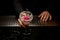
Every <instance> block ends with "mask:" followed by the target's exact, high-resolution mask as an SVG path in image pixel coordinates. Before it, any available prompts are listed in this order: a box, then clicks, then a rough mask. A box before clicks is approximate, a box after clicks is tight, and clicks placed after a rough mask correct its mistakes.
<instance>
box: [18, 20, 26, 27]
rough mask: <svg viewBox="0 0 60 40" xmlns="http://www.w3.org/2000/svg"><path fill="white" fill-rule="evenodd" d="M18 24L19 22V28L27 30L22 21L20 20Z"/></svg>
mask: <svg viewBox="0 0 60 40" xmlns="http://www.w3.org/2000/svg"><path fill="white" fill-rule="evenodd" d="M18 22H19V26H20V27H21V26H22V27H24V28H25V26H24V25H23V23H22V21H21V20H20V19H18Z"/></svg>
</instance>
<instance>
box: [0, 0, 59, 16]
mask: <svg viewBox="0 0 60 40" xmlns="http://www.w3.org/2000/svg"><path fill="white" fill-rule="evenodd" d="M48 1H51V2H52V6H53V5H54V7H55V10H56V14H57V15H59V13H60V12H59V11H60V10H59V9H60V4H59V3H60V1H59V0H48ZM13 2H14V0H0V16H1V15H16V11H15V9H14V5H13Z"/></svg>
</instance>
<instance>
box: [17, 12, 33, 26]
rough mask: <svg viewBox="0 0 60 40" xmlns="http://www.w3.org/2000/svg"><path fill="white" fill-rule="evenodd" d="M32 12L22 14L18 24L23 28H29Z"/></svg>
mask: <svg viewBox="0 0 60 40" xmlns="http://www.w3.org/2000/svg"><path fill="white" fill-rule="evenodd" d="M31 15H32V14H31V12H30V11H23V12H21V13H20V15H19V18H18V22H19V25H20V26H21V27H26V26H29V23H30V21H31V20H32V17H31Z"/></svg>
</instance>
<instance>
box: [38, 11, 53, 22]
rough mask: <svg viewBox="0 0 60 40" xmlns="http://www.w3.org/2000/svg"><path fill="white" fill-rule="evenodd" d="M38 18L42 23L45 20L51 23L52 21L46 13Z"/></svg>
mask: <svg viewBox="0 0 60 40" xmlns="http://www.w3.org/2000/svg"><path fill="white" fill-rule="evenodd" d="M38 17H39V18H40V21H44V22H46V21H47V20H49V21H51V19H52V16H51V15H50V13H49V12H47V11H45V12H42V13H41V14H40V15H39V16H38Z"/></svg>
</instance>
